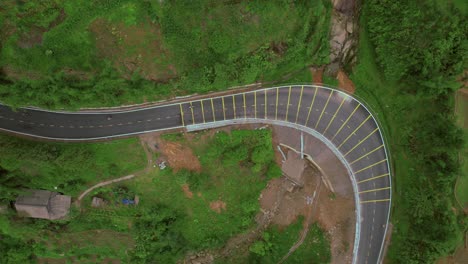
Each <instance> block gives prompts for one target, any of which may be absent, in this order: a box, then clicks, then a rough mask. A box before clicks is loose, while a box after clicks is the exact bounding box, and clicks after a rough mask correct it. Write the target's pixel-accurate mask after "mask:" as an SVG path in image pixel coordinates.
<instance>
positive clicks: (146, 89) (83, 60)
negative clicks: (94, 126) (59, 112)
mask: <svg viewBox="0 0 468 264" xmlns="http://www.w3.org/2000/svg"><path fill="white" fill-rule="evenodd" d="M62 10H63V11H64V13H65V17H64V20H63V21H61V22H60V21H58V22H56V24H57V25H55V26H54V27H50V25H51V21H55V19H56V18H57V17H58V14H59V13H60V12H61V11H62ZM285 10H287V12H285ZM330 12H331V3H330V2H329V1H326V0H321V1H313V2H307V3H305V2H304V3H293V4H290V3H280V2H265V3H261V4H259V3H256V2H249V1H241V2H236V3H229V4H227V3H221V2H218V1H213V0H206V1H197V2H192V3H190V4H188V3H179V2H164V3H159V2H157V1H156V2H155V1H153V2H145V1H143V2H142V1H136V0H122V1H117V0H115V1H106V2H105V3H95V2H93V1H86V0H78V1H71V2H70V1H51V0H49V1H44V3H42V4H41V5H39V4H37V3H36V2H31V3H28V4H27V5H21V4H17V3H15V2H14V1H12V0H11V1H9V2H8V1H7V2H6V4H5V8H4V9H0V23H2V24H3V25H6V27H4V28H5V31H4V32H0V36H2V33H3V34H4V35H5V36H4V37H2V38H1V39H2V40H1V44H2V45H1V47H2V49H1V51H0V67H6V68H8V69H9V70H8V71H5V72H7V73H8V74H6V75H7V76H3V77H2V76H0V77H1V78H2V79H9V80H11V81H12V82H11V83H10V82H4V83H2V84H1V86H0V99H1V100H2V102H5V103H8V104H11V105H24V104H28V105H32V104H34V105H37V106H42V107H46V108H68V109H70V108H71V109H75V108H78V107H83V106H104V105H106V106H111V105H119V104H128V103H138V102H143V101H144V100H159V99H161V98H162V97H165V98H167V97H170V96H174V95H183V94H190V93H195V92H197V93H204V92H208V91H213V90H223V89H225V88H226V87H230V86H235V85H242V84H249V83H253V82H256V81H282V80H283V78H284V76H287V74H289V73H296V72H298V71H301V70H302V69H305V68H306V67H308V66H310V65H323V64H326V63H328V60H329V56H328V55H329V54H328V53H329V43H328V32H329V24H330V23H329V20H330ZM41 14H42V15H41ZM18 17H28V19H19V18H18ZM97 20H99V21H102V20H104V21H105V23H107V24H108V25H109V29H106V30H105V31H109V30H110V29H112V32H113V33H112V34H113V35H112V36H107V37H106V36H104V35H105V34H104V33H98V35H96V34H95V33H93V32H95V31H93V30H92V29H93V25H94V24H93V22H96V21H97ZM37 25H42V26H43V28H42V29H41V30H39V31H41V32H39V33H38V35H39V36H40V35H42V42H41V44H40V45H38V44H37V43H36V45H34V43H32V44H31V43H29V44H28V45H26V47H24V45H23V44H21V45H22V47H20V46H19V45H18V43H19V42H20V43H24V42H27V41H25V40H24V36H25V35H26V36H36V35H37V34H36V33H37V32H36V33H35V31H37V29H35V28H34V27H35V26H37ZM132 26H136V29H135V30H138V31H141V33H139V34H136V35H135V36H134V37H135V38H138V37H139V36H140V37H141V39H133V40H132V41H133V42H135V43H138V45H120V44H122V42H125V40H124V39H125V36H119V37H117V36H116V35H115V34H117V33H118V32H121V31H122V30H125V28H126V27H132ZM113 28H115V32H114V30H113ZM42 31H45V32H44V33H42ZM11 32H13V33H11ZM116 32H117V33H116ZM158 32H160V33H161V34H160V35H159V34H158ZM10 33H11V34H10ZM34 34H36V35H34ZM99 34H102V36H101V35H99ZM124 35H125V34H124ZM129 35H130V34H129ZM148 35H150V36H154V37H153V38H151V37H149V38H148V37H147V36H148ZM39 38H40V37H39ZM101 38H104V39H107V41H108V42H109V43H107V47H108V49H107V50H110V51H112V52H113V54H112V55H105V54H102V53H105V52H106V49H104V51H103V50H102V48H99V45H98V43H101V42H102V41H106V40H102V39H101ZM18 41H19V42H18ZM154 41H156V42H157V43H158V44H155V42H154ZM36 42H38V40H36ZM114 42H117V44H116V43H114ZM119 45H120V46H119ZM145 45H146V46H147V48H146V49H145V48H144V47H145ZM155 45H156V46H158V45H160V46H161V50H162V51H161V52H154V53H148V54H147V53H144V52H143V51H139V52H138V54H137V52H136V50H137V49H138V50H141V49H142V48H143V49H144V50H152V49H158V48H155ZM101 46H102V44H101ZM137 46H138V47H137ZM119 47H120V48H121V49H123V50H120V49H119ZM107 52H109V51H107ZM141 53H143V55H142V54H141ZM116 54H117V55H116ZM141 55H142V57H141V58H140V59H141V61H143V62H146V63H147V65H146V68H145V67H143V66H142V67H141V68H140V71H141V72H140V73H139V71H138V70H135V71H132V70H129V69H127V66H128V65H129V64H128V63H127V64H125V65H124V63H123V59H124V58H123V57H126V56H130V57H132V56H133V57H138V56H141ZM110 60H111V61H110ZM136 60H138V59H135V61H136ZM151 63H154V64H151ZM148 65H149V66H152V67H149V66H148ZM137 66H139V65H138V63H137ZM144 68H145V69H146V70H147V69H148V68H150V69H155V68H157V69H159V68H160V69H161V70H167V69H169V68H170V69H172V70H173V72H174V73H175V74H174V75H172V76H169V77H167V79H165V80H162V81H156V82H154V81H148V80H142V78H147V79H151V80H154V75H157V76H159V74H162V75H164V74H163V73H161V72H159V73H158V72H156V73H155V72H153V73H148V72H146V73H145V72H143V71H144V70H145V69H144ZM64 69H67V71H65V73H63V74H62V71H63V70H64ZM68 69H71V70H73V71H74V72H75V74H71V73H68ZM172 70H171V71H172ZM11 71H13V72H15V73H17V74H11V73H10V72H11ZM123 73H125V74H123ZM76 74H78V75H76ZM131 76H133V77H131ZM122 77H126V78H127V79H131V80H124V79H123V78H122ZM297 78H298V79H296V77H294V79H292V80H290V81H291V82H292V81H298V80H299V81H302V80H303V81H308V79H309V78H308V77H307V78H303V76H299V77H297ZM38 94H42V95H44V94H47V95H48V96H37V95H38Z"/></svg>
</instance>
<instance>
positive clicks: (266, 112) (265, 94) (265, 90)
mask: <svg viewBox="0 0 468 264" xmlns="http://www.w3.org/2000/svg"><path fill="white" fill-rule="evenodd" d="M267 117H268V116H267V90H265V119H267Z"/></svg>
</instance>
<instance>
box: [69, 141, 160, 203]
mask: <svg viewBox="0 0 468 264" xmlns="http://www.w3.org/2000/svg"><path fill="white" fill-rule="evenodd" d="M140 144H141V146H142V147H143V150H144V151H145V155H146V161H147V163H146V167H145V168H144V169H143V170H141V171H138V172H135V173H133V174H130V175H127V176H123V177H120V178H117V179H113V180H107V181H102V182H99V183H97V184H95V185H94V186H91V187H90V188H88V189H87V190H85V191H84V192H82V193H81V194H80V196H78V199H77V200H76V202H75V204H76V205H77V206H78V207H80V203H81V200H83V198H84V197H85V196H86V195H88V193H90V192H91V191H93V190H94V189H97V188H99V187H103V186H106V185H109V184H113V183H116V182H121V181H126V180H130V179H132V178H134V177H136V176H138V175H140V174H143V173H147V172H149V171H150V170H151V165H152V163H153V159H152V155H151V152H150V151H149V150H148V146H147V145H146V144H145V142H144V141H143V140H141V139H140Z"/></svg>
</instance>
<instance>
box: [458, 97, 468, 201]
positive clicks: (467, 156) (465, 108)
mask: <svg viewBox="0 0 468 264" xmlns="http://www.w3.org/2000/svg"><path fill="white" fill-rule="evenodd" d="M459 94H460V93H459ZM456 100H457V102H456V104H457V107H456V113H455V114H456V115H457V118H458V124H459V125H460V126H461V127H462V128H464V138H465V146H466V144H468V130H467V128H468V123H467V122H468V96H461V95H458V96H456ZM460 161H461V163H462V167H461V173H460V177H459V179H458V183H457V189H456V190H455V191H456V194H457V198H458V200H459V202H460V203H461V206H463V207H464V208H467V207H468V192H467V191H466V190H468V148H467V147H465V148H463V149H462V151H461V153H460Z"/></svg>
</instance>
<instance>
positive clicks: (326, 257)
mask: <svg viewBox="0 0 468 264" xmlns="http://www.w3.org/2000/svg"><path fill="white" fill-rule="evenodd" d="M303 228H304V227H303V217H300V218H299V219H298V220H296V222H294V223H292V224H291V225H289V226H287V227H284V228H280V227H278V226H272V227H270V228H268V229H267V230H265V231H264V232H263V234H262V237H261V238H260V239H258V240H256V241H255V242H253V243H252V245H251V246H250V247H249V251H250V252H249V254H248V255H247V256H244V255H238V256H235V257H233V258H230V259H226V260H224V259H223V260H220V261H218V262H217V263H226V262H227V263H277V262H279V261H280V260H281V259H282V258H283V257H284V256H285V255H286V254H287V253H288V251H289V249H290V248H291V247H292V246H293V245H294V244H295V243H296V242H297V241H298V239H299V237H300V234H301V232H302V230H303ZM330 258H331V253H330V242H329V240H328V238H327V237H326V234H325V233H324V232H323V230H322V229H321V228H320V227H319V226H318V225H317V224H313V225H312V226H310V228H309V231H308V233H307V236H306V237H305V239H304V241H303V243H302V244H301V246H299V247H298V248H297V249H296V250H295V251H294V252H293V253H292V254H291V255H290V256H289V257H288V258H287V259H286V260H285V261H284V263H329V262H330Z"/></svg>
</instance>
